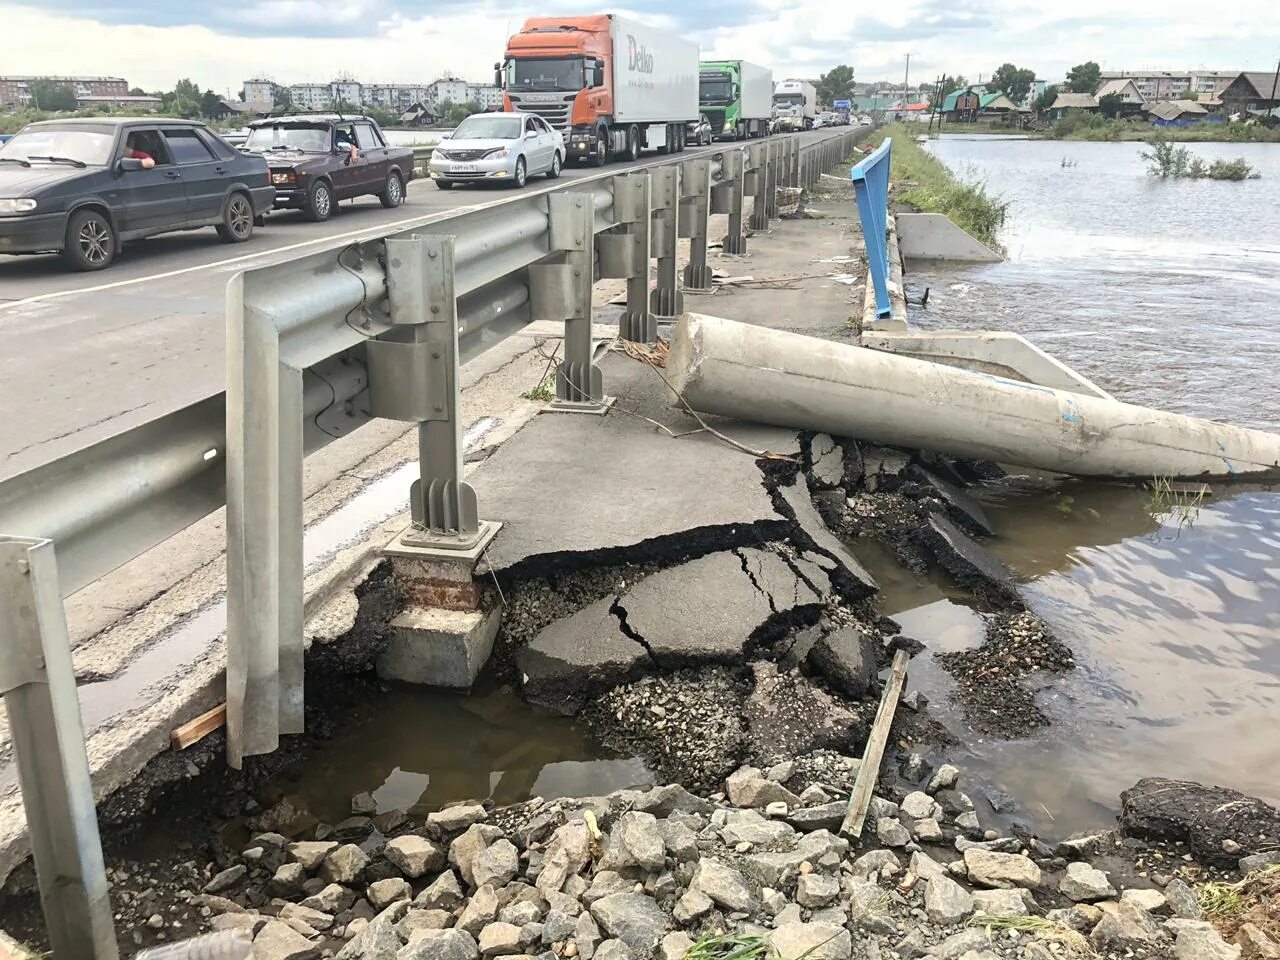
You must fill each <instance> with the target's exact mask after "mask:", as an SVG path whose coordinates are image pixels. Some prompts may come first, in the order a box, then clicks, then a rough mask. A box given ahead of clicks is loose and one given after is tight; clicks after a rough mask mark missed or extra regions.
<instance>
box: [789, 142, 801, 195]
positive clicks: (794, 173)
mask: <svg viewBox="0 0 1280 960" xmlns="http://www.w3.org/2000/svg"><path fill="white" fill-rule="evenodd" d="M787 147H788V151H787V152H788V157H787V185H788V186H792V187H799V186H803V184H801V182H800V138H799V137H792V138H791V140H790V142H788V144H787Z"/></svg>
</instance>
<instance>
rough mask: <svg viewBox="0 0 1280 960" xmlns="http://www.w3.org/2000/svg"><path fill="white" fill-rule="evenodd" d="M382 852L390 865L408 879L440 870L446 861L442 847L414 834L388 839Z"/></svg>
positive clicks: (415, 878) (414, 878)
mask: <svg viewBox="0 0 1280 960" xmlns="http://www.w3.org/2000/svg"><path fill="white" fill-rule="evenodd" d="M382 852H383V853H384V854H385V855H386V858H387V859H388V860H389V861H391V865H392V866H393V867H395V868H396V869H397V870H399V871H400V872H401V873H402V874H404V875H405V876H406V877H408V878H409V879H410V880H417V879H418V878H420V877H424V876H426V875H427V874H428V873H434V872H435V871H437V870H442V869H444V865H445V862H446V856H445V851H444V848H443V847H441V846H440V845H439V844H436V843H432V842H431V841H430V840H428V839H426V838H425V837H419V836H416V835H414V834H406V835H405V836H403V837H396V838H395V839H394V840H388V841H387V845H386V846H385V847H384V848H383V850H382Z"/></svg>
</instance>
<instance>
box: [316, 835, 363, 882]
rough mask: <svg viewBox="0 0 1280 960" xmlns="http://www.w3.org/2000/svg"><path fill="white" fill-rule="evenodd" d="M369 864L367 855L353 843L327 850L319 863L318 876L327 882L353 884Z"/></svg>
mask: <svg viewBox="0 0 1280 960" xmlns="http://www.w3.org/2000/svg"><path fill="white" fill-rule="evenodd" d="M368 865H369V857H368V856H367V855H366V854H365V852H364V851H363V850H361V849H360V848H359V847H357V846H356V845H355V844H354V843H347V844H343V845H342V846H340V847H337V848H336V849H334V850H332V851H330V852H329V854H328V855H327V856H325V858H324V862H323V863H322V864H321V865H320V878H321V879H322V880H324V881H326V882H327V883H342V884H348V885H349V884H354V883H356V882H357V881H359V879H360V876H361V875H362V874H363V873H364V868H365V867H367V866H368Z"/></svg>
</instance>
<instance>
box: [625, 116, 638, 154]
mask: <svg viewBox="0 0 1280 960" xmlns="http://www.w3.org/2000/svg"><path fill="white" fill-rule="evenodd" d="M627 159H628V160H629V161H630V162H631V163H635V162H636V161H637V160H639V159H640V128H639V127H637V126H636V125H635V124H634V123H633V124H632V125H631V126H629V127H627Z"/></svg>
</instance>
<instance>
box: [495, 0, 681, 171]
mask: <svg viewBox="0 0 1280 960" xmlns="http://www.w3.org/2000/svg"><path fill="white" fill-rule="evenodd" d="M495 71H496V74H497V76H496V80H497V81H498V85H499V86H500V87H502V89H503V105H504V107H505V109H507V110H524V111H527V112H529V113H536V114H538V115H539V116H540V117H542V119H543V120H545V121H547V123H549V124H550V125H551V126H553V127H555V128H556V129H557V130H559V131H560V132H561V133H562V134H563V135H564V141H565V149H566V153H567V156H568V158H569V159H571V160H576V161H580V162H587V163H592V164H595V165H597V166H599V165H603V164H604V163H605V162H606V161H608V160H609V159H610V158H611V157H627V158H629V159H631V160H634V159H636V158H637V157H639V156H640V153H641V151H643V150H649V149H655V150H659V151H662V152H664V153H666V152H672V153H674V152H678V151H680V150H683V149H684V146H685V142H686V135H687V129H688V124H689V123H692V122H694V121H696V120H697V119H698V45H697V44H696V43H692V42H690V41H688V40H685V39H684V38H683V37H679V36H676V35H675V34H672V33H668V32H667V31H665V30H659V29H657V28H655V27H650V26H647V25H646V24H643V23H640V22H639V21H637V20H631V19H628V18H625V17H620V16H617V15H616V14H611V13H607V14H597V15H593V16H585V17H533V18H531V19H529V20H526V21H525V23H524V26H523V27H521V28H520V32H519V33H517V34H515V35H514V36H512V37H511V38H510V39H509V40H508V41H507V47H506V53H505V54H504V58H503V62H502V63H500V64H495Z"/></svg>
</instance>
